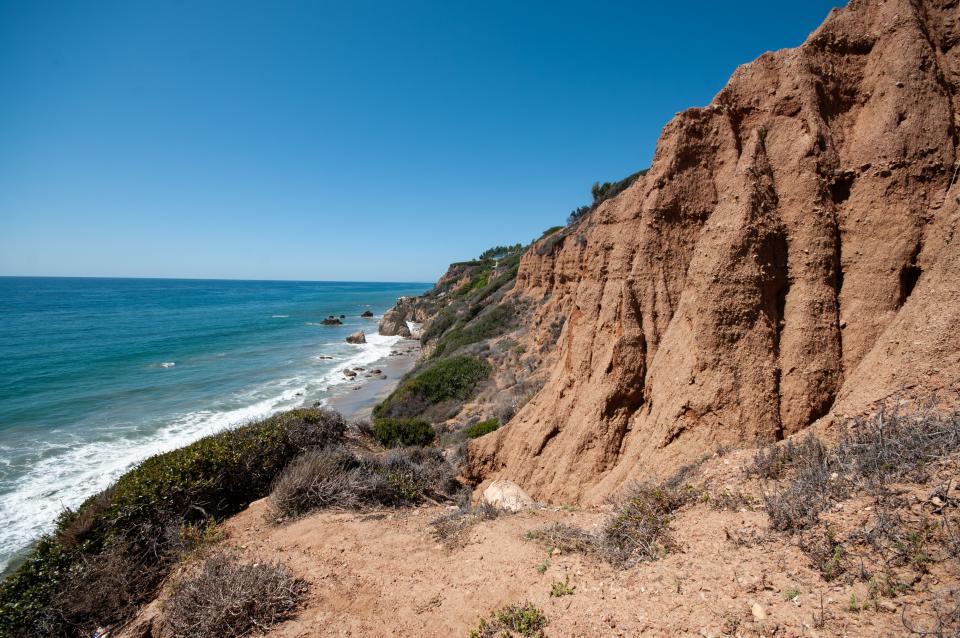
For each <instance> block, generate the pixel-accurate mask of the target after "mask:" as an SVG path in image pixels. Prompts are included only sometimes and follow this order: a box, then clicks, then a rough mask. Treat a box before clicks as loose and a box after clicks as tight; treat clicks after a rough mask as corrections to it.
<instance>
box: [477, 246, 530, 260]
mask: <svg viewBox="0 0 960 638" xmlns="http://www.w3.org/2000/svg"><path fill="white" fill-rule="evenodd" d="M522 250H523V244H514V245H512V246H494V247H493V248H488V249H486V250H485V251H483V252H482V253H480V257H479V258H480V259H503V258H504V257H507V256H509V255H511V254H514V253H518V252H521V251H522Z"/></svg>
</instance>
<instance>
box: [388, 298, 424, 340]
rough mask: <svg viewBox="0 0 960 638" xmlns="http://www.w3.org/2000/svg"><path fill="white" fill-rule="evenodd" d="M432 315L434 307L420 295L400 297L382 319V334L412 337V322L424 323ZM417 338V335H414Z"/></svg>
mask: <svg viewBox="0 0 960 638" xmlns="http://www.w3.org/2000/svg"><path fill="white" fill-rule="evenodd" d="M431 315H432V309H431V308H429V307H428V305H427V304H426V303H425V302H424V300H423V299H422V298H420V297H400V298H399V299H397V303H396V304H394V306H393V308H391V309H390V310H388V311H386V312H385V313H384V314H383V317H382V318H381V319H380V328H379V330H380V334H382V335H384V336H387V337H393V336H401V337H407V338H411V337H413V335H412V334H411V332H410V327H409V326H408V325H407V322H410V323H423V322H424V321H426V320H427V319H428V318H429V317H430V316H431ZM413 338H416V337H413Z"/></svg>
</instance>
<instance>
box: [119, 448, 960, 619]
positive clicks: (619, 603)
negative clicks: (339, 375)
mask: <svg viewBox="0 0 960 638" xmlns="http://www.w3.org/2000/svg"><path fill="white" fill-rule="evenodd" d="M748 458H749V457H748V455H747V454H746V453H737V454H731V455H728V456H727V457H715V458H714V459H711V460H710V461H709V462H707V463H706V464H705V465H704V466H703V467H702V468H701V471H700V473H699V476H698V477H697V480H698V481H700V482H702V484H703V485H705V486H707V488H708V489H709V490H710V491H711V493H714V494H717V493H722V492H723V491H724V490H727V491H730V492H735V491H740V490H744V491H745V492H746V493H756V491H757V490H759V484H758V483H756V482H755V481H750V480H746V479H745V478H744V475H743V474H742V471H741V469H740V467H739V465H742V464H743V463H744V462H745V461H746V460H747V459H748ZM266 507H267V502H266V501H265V500H261V501H257V502H255V503H253V504H252V505H251V506H250V507H249V508H248V509H247V510H246V511H244V512H243V513H241V514H239V515H237V516H235V517H234V518H232V519H230V520H229V521H227V522H226V523H225V524H224V525H223V532H224V538H223V540H222V541H220V543H219V548H232V549H233V550H235V551H237V552H239V554H240V555H241V557H242V558H243V559H244V560H246V561H259V560H271V561H273V560H276V561H281V562H283V563H285V564H287V565H288V566H289V567H290V568H291V569H292V570H293V571H294V572H295V573H296V575H298V576H300V577H301V578H304V579H305V580H306V581H307V582H308V583H309V586H310V589H309V594H308V597H307V600H306V602H305V604H304V605H303V607H302V609H301V610H300V611H299V612H298V613H297V615H296V616H295V618H293V619H291V620H289V621H286V622H284V623H282V624H280V625H277V626H275V627H274V628H273V629H272V630H271V631H270V632H269V633H268V635H269V636H271V637H273V638H281V637H282V638H294V637H298V638H299V637H306V636H371V637H374V636H424V637H426V636H466V635H467V634H468V632H469V631H470V629H472V628H475V627H476V626H477V624H478V622H479V620H480V618H481V617H484V616H487V615H489V613H490V612H491V611H492V610H494V609H496V608H498V607H501V606H503V605H506V604H510V603H519V602H526V601H530V602H533V603H534V604H535V605H536V606H538V607H539V608H540V609H542V610H543V612H544V613H545V615H546V616H547V618H548V619H549V624H548V625H547V628H546V630H545V635H546V636H554V637H560V636H563V637H568V636H569V637H573V636H583V637H591V638H592V637H600V636H724V635H728V636H903V635H908V634H909V632H908V631H907V630H906V629H905V627H904V624H903V618H902V616H903V614H904V608H905V606H906V608H907V612H908V613H907V616H908V617H910V613H909V612H910V606H911V605H912V604H913V603H914V602H915V601H916V600H919V599H920V598H921V597H924V596H927V597H929V595H930V592H932V591H935V590H936V589H937V588H938V587H945V586H946V584H949V583H951V582H952V583H954V584H955V583H956V576H955V575H952V576H951V575H950V574H948V573H946V572H942V571H941V572H938V569H940V568H939V567H938V566H934V568H933V570H932V571H931V573H930V574H928V575H927V576H925V577H924V580H923V582H922V583H917V586H916V587H915V588H914V590H912V591H911V592H910V593H908V594H905V595H903V596H900V597H898V598H894V599H891V600H884V601H882V603H881V604H879V605H877V604H875V605H874V606H873V608H870V609H867V610H860V611H852V610H851V604H850V601H851V600H853V599H856V600H860V601H865V600H867V599H868V592H867V587H866V585H865V584H864V582H861V581H854V582H842V579H840V580H838V581H834V582H832V583H828V582H825V581H824V580H823V579H822V578H821V576H820V574H819V573H818V571H816V570H815V569H814V568H813V566H812V565H811V561H810V559H809V558H808V557H807V556H806V555H805V554H804V553H803V552H802V551H801V549H800V548H799V546H798V542H797V541H796V540H795V539H794V537H791V536H790V535H786V534H782V533H776V532H772V531H770V530H769V529H768V521H767V515H766V514H765V513H764V512H763V511H762V508H759V507H757V508H753V507H751V506H750V505H749V504H748V505H745V506H743V507H740V508H739V511H718V510H716V509H715V508H714V507H711V506H710V505H708V504H707V503H697V504H694V505H692V506H688V507H685V508H684V509H682V510H680V511H679V512H678V513H677V515H676V517H675V518H674V519H673V521H672V523H671V528H672V530H673V534H674V537H675V539H676V540H677V541H678V545H679V548H680V549H679V551H677V552H674V553H671V554H669V555H667V556H666V557H665V558H663V559H662V560H659V561H655V562H648V563H642V564H640V565H638V566H635V567H633V568H630V569H622V570H621V569H615V568H613V567H611V566H610V565H608V564H607V563H604V562H602V561H600V560H599V559H598V558H596V557H593V556H583V555H579V554H564V553H560V554H557V553H556V552H551V551H550V548H548V547H544V546H542V545H540V544H538V543H536V542H534V541H531V540H529V539H528V538H527V537H526V535H527V533H528V532H530V531H531V530H535V529H537V528H539V527H541V526H543V525H546V524H548V523H552V522H563V523H568V524H573V525H578V526H581V527H583V528H585V529H587V530H595V529H596V528H597V527H598V526H599V525H601V523H602V521H603V520H604V517H605V516H606V513H605V512H604V509H603V508H595V509H590V510H579V509H577V508H573V507H563V506H544V507H542V508H540V509H535V510H529V511H525V512H521V513H517V514H512V515H504V516H501V517H499V518H497V519H494V520H489V521H481V522H479V523H477V524H476V525H475V526H473V527H472V528H471V529H470V531H469V532H468V536H467V538H466V540H465V542H464V543H462V544H460V545H458V546H456V547H454V548H449V547H447V546H445V545H443V544H441V543H438V541H437V540H436V539H435V538H434V536H433V535H432V528H431V526H430V522H431V521H432V520H434V519H435V518H436V517H438V516H440V515H442V514H444V513H446V512H447V511H448V510H449V506H444V505H430V506H423V507H418V508H409V509H399V510H375V511H364V512H334V511H325V512H320V513H317V514H315V515H313V516H309V517H307V518H304V519H301V520H298V521H295V522H292V523H289V524H285V525H281V526H276V525H272V524H270V523H268V522H267V520H266V519H265V517H264V512H265V509H266ZM846 507H847V508H848V509H850V508H852V507H862V508H868V507H869V506H868V505H865V504H862V503H861V504H860V505H857V502H856V501H852V502H849V503H848V504H847V505H846ZM839 514H840V515H843V516H855V514H856V513H855V512H849V511H848V512H843V511H842V510H841V511H840V512H839ZM538 565H540V566H543V565H546V569H545V570H543V571H542V573H540V570H538V569H537V567H538ZM557 581H568V583H569V585H570V586H571V587H573V588H574V592H573V593H572V594H570V595H566V596H562V597H558V598H555V597H551V595H550V592H551V586H552V584H553V583H554V582H557ZM852 597H854V598H852ZM156 609H157V603H155V604H154V605H153V606H152V609H149V608H148V610H147V611H146V612H145V614H146V615H147V616H150V615H156ZM131 635H137V634H136V633H133V634H131ZM140 635H143V634H140Z"/></svg>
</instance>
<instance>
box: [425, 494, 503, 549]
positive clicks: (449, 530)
mask: <svg viewBox="0 0 960 638" xmlns="http://www.w3.org/2000/svg"><path fill="white" fill-rule="evenodd" d="M505 513H506V512H505V511H504V510H501V509H499V508H497V507H494V506H493V505H490V504H489V503H486V502H484V503H481V504H480V505H478V506H476V507H471V506H470V505H469V504H467V505H463V506H461V507H459V508H457V509H455V510H453V511H451V512H449V513H447V514H444V515H443V516H439V517H437V518H435V519H434V520H433V521H431V522H430V528H431V532H432V534H433V537H434V538H435V539H436V540H437V542H439V543H442V544H443V545H444V547H446V548H447V549H455V548H457V547H462V546H463V545H465V544H466V542H467V538H468V537H469V532H470V529H471V528H472V527H473V526H474V525H476V524H477V523H479V522H481V521H491V520H494V519H496V518H499V517H500V516H502V515H503V514H505Z"/></svg>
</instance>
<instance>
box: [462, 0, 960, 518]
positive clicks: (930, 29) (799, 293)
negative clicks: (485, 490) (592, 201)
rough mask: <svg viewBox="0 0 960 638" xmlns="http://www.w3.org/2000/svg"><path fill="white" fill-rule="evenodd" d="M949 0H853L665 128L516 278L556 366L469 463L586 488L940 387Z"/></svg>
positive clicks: (569, 497)
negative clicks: (620, 185) (644, 155)
mask: <svg viewBox="0 0 960 638" xmlns="http://www.w3.org/2000/svg"><path fill="white" fill-rule="evenodd" d="M957 11H958V8H957V4H956V2H955V1H934V0H925V1H919V0H917V1H916V2H912V1H910V0H887V1H885V2H882V1H880V0H874V1H870V2H864V1H858V0H853V1H852V2H850V4H849V6H848V7H847V8H845V9H843V10H835V11H833V12H832V13H831V14H830V15H829V17H828V18H827V20H826V22H825V23H824V24H823V25H822V26H821V27H820V28H819V29H818V30H817V31H816V32H814V33H813V34H812V35H811V36H810V37H809V38H808V39H807V40H806V42H805V43H804V44H803V45H802V46H800V47H798V48H796V49H791V50H784V51H779V52H777V53H769V54H765V55H763V56H761V57H760V58H759V59H757V60H756V61H754V62H752V63H750V64H748V65H745V66H743V67H741V68H739V69H738V70H737V71H736V72H735V73H734V75H733V77H732V78H731V80H730V82H729V83H728V85H727V86H726V88H724V89H723V90H722V91H721V92H720V93H719V94H718V95H717V96H716V97H715V98H714V100H713V101H712V102H711V104H710V105H709V106H707V107H706V108H696V109H690V110H687V111H684V112H682V113H680V114H678V115H677V116H676V117H675V118H674V119H673V120H672V121H671V122H670V123H669V124H668V125H667V126H666V127H665V129H664V131H663V134H662V136H661V139H660V141H659V143H658V146H657V151H656V154H655V157H654V161H653V165H652V167H651V169H650V171H649V173H648V174H647V175H645V176H643V177H640V178H639V179H638V180H637V182H636V183H634V184H633V186H631V187H630V188H628V189H627V190H626V191H624V192H623V193H622V194H620V195H619V196H617V197H615V198H613V199H611V200H608V201H606V202H604V203H603V204H602V205H600V206H599V207H598V208H597V209H596V210H595V211H594V212H593V213H592V214H590V215H589V216H588V217H587V218H586V219H585V220H584V221H583V222H581V223H579V224H578V225H576V226H574V227H572V228H570V229H568V230H567V231H564V233H557V234H556V235H553V236H551V237H549V238H547V239H545V240H542V241H540V242H538V244H536V245H534V246H533V247H532V248H531V249H530V250H528V251H527V252H526V253H525V255H524V257H523V259H522V261H521V265H520V270H519V273H518V275H517V284H516V288H515V290H514V294H515V295H516V297H517V298H518V299H520V300H527V301H528V302H530V303H529V307H530V308H532V309H533V310H532V313H533V314H532V315H531V316H530V317H529V324H530V326H531V335H530V340H531V341H534V342H540V343H543V342H547V341H548V340H549V336H548V329H547V323H548V318H549V317H552V316H555V315H557V314H561V315H562V316H564V317H565V318H566V320H565V322H564V324H563V328H562V332H561V333H560V335H559V339H558V343H557V348H558V358H557V361H558V362H557V364H556V365H554V367H553V368H552V370H551V372H550V380H549V381H548V383H547V384H546V385H545V386H544V387H543V389H542V390H541V391H540V392H539V393H537V395H536V396H535V397H534V398H533V399H532V400H531V401H530V402H529V403H528V404H527V405H526V406H525V407H524V408H523V409H522V410H521V411H520V412H519V413H518V414H517V415H516V416H515V417H514V418H513V420H511V421H510V422H509V424H507V425H506V426H505V427H502V428H501V429H500V430H498V431H497V432H496V433H494V434H492V435H490V436H486V437H483V438H481V439H478V440H476V441H474V442H472V443H471V444H470V447H469V462H470V466H471V471H472V472H473V474H474V476H475V477H476V478H477V479H481V480H486V479H490V478H496V477H500V476H509V477H510V478H512V479H514V480H516V481H518V482H519V483H520V485H522V486H523V487H524V488H525V489H526V490H527V491H529V492H530V493H531V494H532V495H533V496H534V497H537V498H539V499H551V500H562V501H578V500H580V501H595V500H598V499H600V498H602V497H604V496H606V495H607V494H609V493H611V492H613V491H615V490H616V489H618V488H619V487H620V486H621V485H623V484H624V483H625V482H626V481H628V480H630V479H633V478H641V477H643V476H646V475H649V474H659V473H665V472H667V471H669V470H671V469H673V468H675V467H676V466H678V465H680V464H682V463H684V462H687V461H690V460H693V459H695V458H697V457H699V456H700V455H702V454H704V453H706V452H710V451H712V450H715V449H717V448H719V447H721V446H726V445H753V444H761V443H767V442H770V441H774V440H777V439H780V438H783V437H784V436H787V435H790V434H792V433H795V432H798V431H800V430H802V429H804V428H806V427H809V426H810V425H812V424H815V423H816V424H818V425H819V426H822V427H828V426H829V425H830V423H831V422H832V421H833V419H834V417H836V416H837V415H841V414H850V413H855V412H860V411H864V410H869V409H870V408H871V406H874V405H876V404H877V402H879V401H883V400H885V399H888V398H890V397H892V396H906V397H912V396H916V397H921V396H925V395H928V394H930V393H932V392H937V391H944V390H946V391H947V392H948V393H951V392H952V393H955V392H956V390H957V389H958V388H960V330H956V325H957V324H958V322H960V250H958V245H957V242H958V241H960V240H958V239H957V234H956V231H957V223H958V219H960V205H958V203H960V199H958V198H960V187H958V186H957V185H956V182H957V172H958V168H960V166H958V164H957V155H956V150H957V142H958V140H957V130H958V129H957V127H958V124H960V117H958V114H960V108H958V106H960V104H958V98H957V87H958V81H960V60H958V56H960V53H958V51H960V49H958V48H957V47H956V43H957V41H958V39H960V27H958V20H957Z"/></svg>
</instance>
